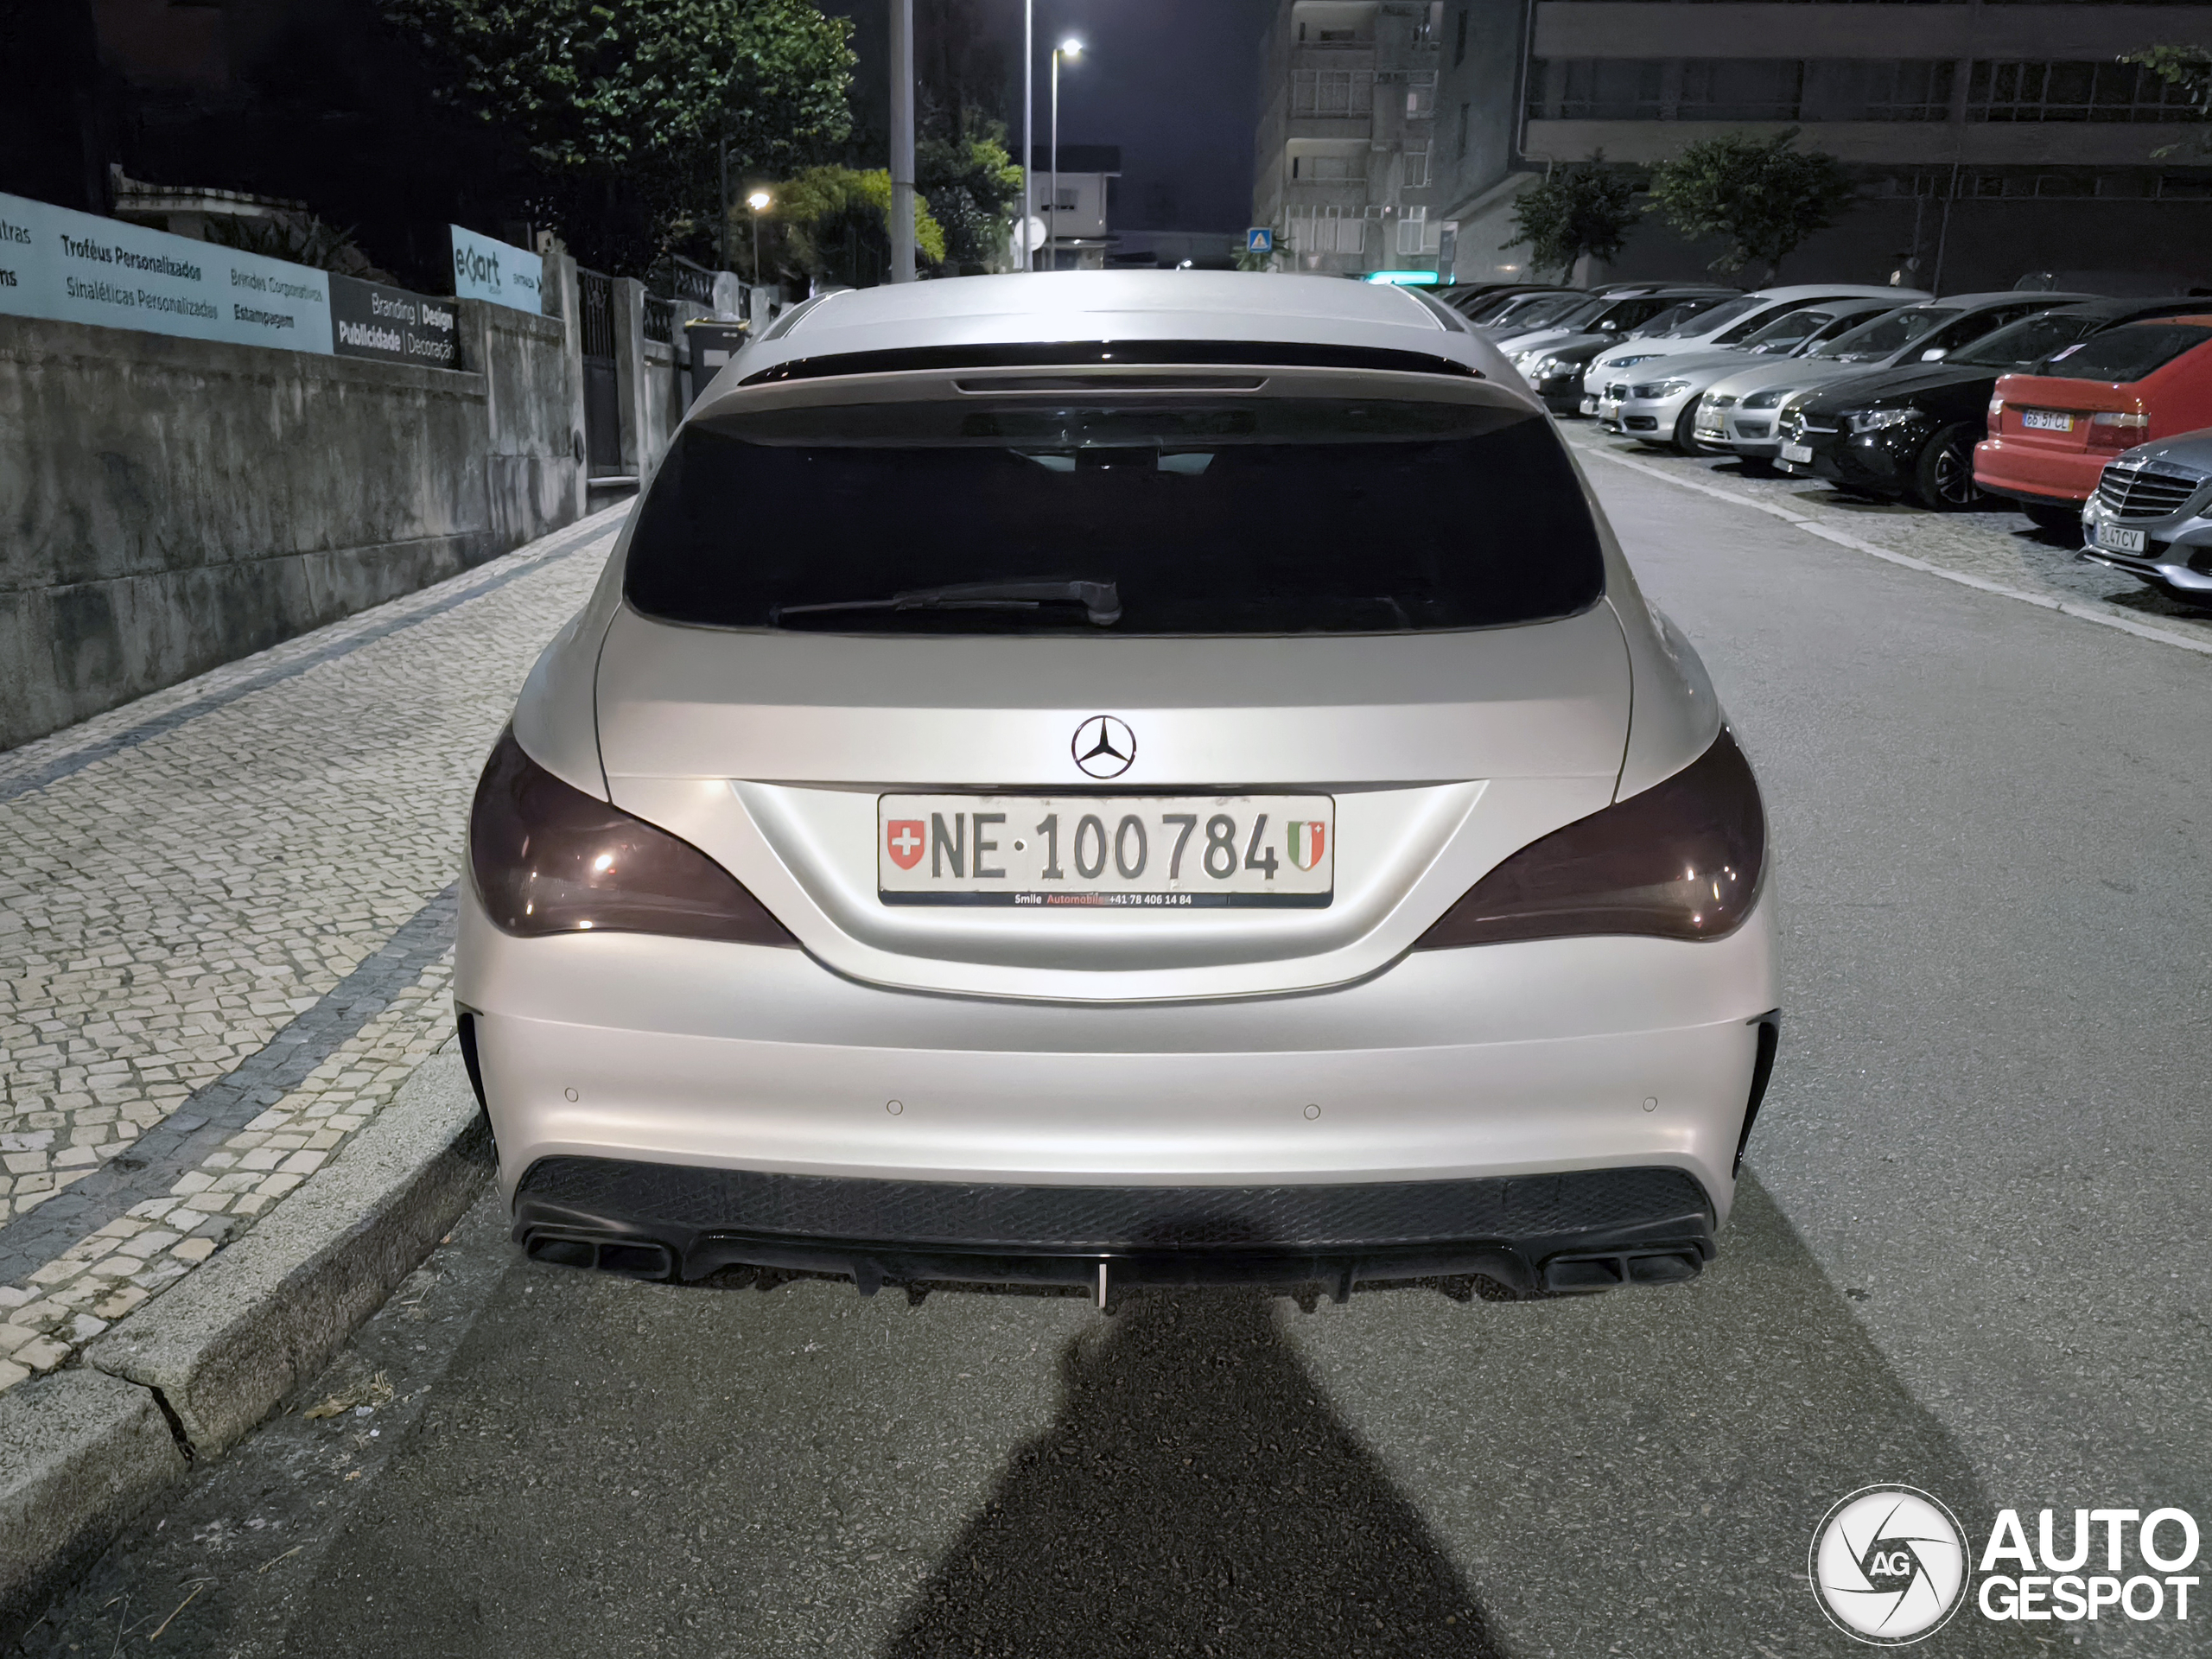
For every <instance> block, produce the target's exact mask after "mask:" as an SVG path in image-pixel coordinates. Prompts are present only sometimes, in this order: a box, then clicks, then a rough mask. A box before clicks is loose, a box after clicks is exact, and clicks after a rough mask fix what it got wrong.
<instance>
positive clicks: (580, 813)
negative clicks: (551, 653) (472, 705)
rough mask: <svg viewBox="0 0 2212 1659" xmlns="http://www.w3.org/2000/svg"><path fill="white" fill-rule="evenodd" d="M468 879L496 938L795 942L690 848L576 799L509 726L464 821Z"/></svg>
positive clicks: (612, 809)
mask: <svg viewBox="0 0 2212 1659" xmlns="http://www.w3.org/2000/svg"><path fill="white" fill-rule="evenodd" d="M468 871H469V875H470V878H471V880H473V881H474V884H475V887H476V896H477V898H478V899H480V900H481V901H482V902H483V906H484V911H485V914H486V915H487V916H489V917H490V918H492V923H493V925H494V926H496V927H497V928H499V931H501V932H503V933H512V934H516V935H518V936H520V937H522V938H542V937H543V936H545V935H547V934H553V933H661V934H667V935H671V936H673V937H675V938H686V939H719V940H721V941H723V942H725V943H727V944H798V940H796V939H794V938H791V934H790V933H789V932H788V931H785V927H784V925H783V924H782V923H780V922H779V921H778V920H777V919H776V918H774V917H773V916H771V915H770V914H769V913H768V912H767V910H766V908H765V907H764V906H762V905H761V903H760V900H759V899H755V898H754V897H753V895H752V894H751V893H747V891H746V890H745V888H744V887H742V886H741V885H740V884H739V882H738V880H737V879H736V878H735V877H734V876H733V875H731V874H730V873H729V872H728V870H725V869H724V868H722V867H721V865H719V864H717V863H715V861H714V860H712V859H711V858H709V857H708V856H707V855H705V854H704V853H702V852H701V851H700V850H699V849H697V848H696V847H694V846H693V845H691V843H690V842H688V841H683V840H680V839H678V838H677V836H671V835H670V834H669V833H668V832H667V831H666V830H665V829H655V828H654V827H653V826H652V824H650V823H646V822H645V820H644V819H642V818H638V817H632V816H631V815H630V814H629V813H627V812H625V811H623V810H621V809H620V807H616V806H610V805H608V804H607V803H606V802H605V801H601V800H595V799H594V798H592V797H591V796H589V795H587V794H585V793H584V792H583V791H582V790H578V789H572V788H570V787H569V785H567V784H564V783H563V782H562V781H561V780H560V779H558V778H556V777H555V776H554V775H553V774H552V773H551V772H548V771H546V770H545V768H544V767H543V766H539V765H538V764H537V762H536V761H535V760H531V758H530V757H529V756H528V755H527V754H525V753H523V748H522V745H521V744H519V743H518V742H516V741H515V734H514V731H513V728H508V729H507V730H505V731H504V732H502V733H500V734H499V743H498V745H497V747H494V748H493V751H492V758H491V760H489V761H487V762H486V764H485V767H484V776H483V779H482V780H481V781H480V782H479V783H478V784H477V785H476V801H475V804H474V806H472V807H471V808H470V809H469V814H468Z"/></svg>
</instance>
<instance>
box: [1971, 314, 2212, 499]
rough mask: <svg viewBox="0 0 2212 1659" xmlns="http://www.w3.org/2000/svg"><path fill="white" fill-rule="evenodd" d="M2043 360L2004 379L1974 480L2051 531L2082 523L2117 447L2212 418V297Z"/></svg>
mask: <svg viewBox="0 0 2212 1659" xmlns="http://www.w3.org/2000/svg"><path fill="white" fill-rule="evenodd" d="M2038 368H2039V370H2040V372H2038V373H2034V374H2008V375H2005V376H2004V377H2003V378H2000V379H1999V381H1998V383H1997V389H1996V391H1995V393H1994V395H1993V397H1992V398H1991V400H1990V404H1989V435H1988V436H1987V437H1986V438H1984V439H1983V440H1982V441H1981V442H1980V443H1979V444H1977V445H1975V446H1974V482H1975V483H1977V484H1979V485H1980V486H1981V487H1982V488H1983V489H1985V490H1986V491H1988V492H1989V493H1991V494H1992V495H2002V496H2009V497H2010V498H2012V499H2013V500H2015V501H2018V503H2019V504H2020V505H2021V508H2022V509H2023V510H2024V512H2026V513H2027V515H2028V517H2029V518H2032V519H2034V520H2035V521H2036V523H2037V524H2041V525H2042V526H2043V527H2044V529H2046V530H2072V529H2076V528H2078V527H2079V524H2080V521H2081V515H2082V503H2083V502H2085V501H2087V500H2088V499H2089V497H2090V495H2091V494H2092V493H2094V491H2095V489H2096V487H2097V479H2098V477H2099V475H2100V474H2102V473H2103V471H2104V467H2105V463H2106V462H2107V461H2110V460H2111V459H2112V458H2113V456H2114V455H2116V454H2119V453H2120V451H2121V450H2123V449H2132V448H2134V447H2135V446H2136V445H2137V444H2139V443H2148V442H2152V440H2153V439H2156V438H2165V437H2171V436H2172V435H2174V434H2175V433H2177V432H2193V431H2196V429H2199V428H2201V427H2208V426H2212V306H2209V307H2207V308H2206V315H2190V316H2179V317H2160V318H2158V319H2156V320H2155V321H2142V322H2130V323H2123V324H2122V325H2121V326H2120V327H2117V328H2107V330H2105V331H2104V332H2103V333H2102V334H2092V335H2090V336H2089V337H2088V339H2087V340H2082V341H2080V342H2079V343H2077V344H2075V345H2072V346H2068V347H2066V349H2065V350H2063V351H2062V352H2058V353H2054V354H2053V355H2052V356H2051V357H2050V359H2048V360H2046V361H2045V362H2044V363H2042V364H2040V365H2038Z"/></svg>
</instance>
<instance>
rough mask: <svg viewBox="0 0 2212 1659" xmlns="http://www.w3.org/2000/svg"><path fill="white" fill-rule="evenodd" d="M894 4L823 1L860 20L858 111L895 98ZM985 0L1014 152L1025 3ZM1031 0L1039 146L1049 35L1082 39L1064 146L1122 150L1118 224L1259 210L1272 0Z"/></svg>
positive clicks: (1202, 226) (1133, 226)
mask: <svg viewBox="0 0 2212 1659" xmlns="http://www.w3.org/2000/svg"><path fill="white" fill-rule="evenodd" d="M887 4H888V0H822V9H823V10H824V11H830V12H840V13H843V14H844V15H846V16H850V17H852V18H853V19H854V20H855V23H856V24H857V25H858V28H857V29H856V30H855V35H856V44H857V46H858V48H859V49H860V52H861V64H860V67H859V69H858V70H857V71H856V72H855V104H856V105H861V107H862V108H863V109H871V108H872V109H874V110H880V109H881V108H882V107H883V106H884V102H883V101H884V100H885V99H886V98H887V93H886V92H885V91H884V90H883V89H884V87H885V86H886V85H887V80H886V76H887V66H886V65H885V63H884V62H883V61H882V57H881V54H882V48H883V42H884V41H885V39H886V35H885V33H884V29H885V25H884V22H883V17H884V16H885V14H886V10H887ZM979 4H980V7H981V9H982V10H983V11H984V12H985V13H986V15H988V16H993V17H994V18H996V17H999V16H1002V17H1003V20H1004V22H1003V26H1002V27H1003V35H1002V37H1003V38H1004V40H1005V41H1006V42H1007V48H1008V49H1007V63H1008V64H1009V65H1010V66H1012V68H1013V79H1014V83H1015V84H1014V86H1013V89H1012V93H1011V96H1010V98H1009V99H1008V109H1007V113H1008V115H1009V117H1010V121H1009V125H1010V127H1011V128H1012V129H1013V130H1012V133H1011V137H1013V139H1014V147H1015V148H1016V149H1019V148H1020V137H1021V135H1020V99H1021V88H1020V62H1021V11H1022V0H979ZM1036 7H1037V86H1036V91H1037V116H1036V122H1037V124H1036V136H1037V142H1038V143H1039V144H1040V145H1041V144H1042V143H1045V141H1046V126H1047V118H1048V112H1049V109H1050V102H1049V100H1050V87H1051V80H1050V76H1051V70H1052V65H1051V58H1050V55H1049V54H1050V52H1051V49H1052V42H1053V41H1058V40H1059V39H1061V38H1062V37H1063V36H1065V35H1075V36H1076V37H1077V38H1078V39H1079V40H1081V41H1083V43H1084V53H1083V56H1082V58H1081V59H1080V60H1078V61H1077V62H1076V63H1074V64H1071V65H1069V66H1067V67H1063V69H1062V70H1061V72H1060V142H1061V143H1064V144H1119V145H1120V146H1121V147H1122V182H1121V187H1120V198H1119V202H1118V206H1117V211H1116V229H1119V230H1146V231H1220V232H1236V231H1241V230H1242V229H1243V228H1244V226H1245V225H1246V223H1247V222H1248V221H1249V217H1250V214H1251V207H1252V128H1253V124H1254V123H1255V122H1256V121H1257V120H1258V119H1259V95H1260V86H1259V80H1260V69H1259V55H1260V37H1261V35H1263V34H1265V33H1266V32H1267V26H1268V18H1269V17H1271V16H1273V15H1274V10H1275V0H1036ZM871 14H873V15H871ZM879 119H880V117H879Z"/></svg>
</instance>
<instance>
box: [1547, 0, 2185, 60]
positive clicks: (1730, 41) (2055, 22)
mask: <svg viewBox="0 0 2212 1659" xmlns="http://www.w3.org/2000/svg"><path fill="white" fill-rule="evenodd" d="M1878 10H1879V14H1880V15H1879V16H1871V15H1870V9H1869V8H1868V7H1866V6H1863V5H1803V4H1780V5H1765V4H1758V3H1738V4H1727V5H1690V4H1679V5H1666V4H1653V3H1651V0H1539V3H1538V5H1537V7H1536V17H1535V49H1534V52H1533V54H1532V55H1534V56H1536V57H1539V58H1979V59H1981V60H2015V59H2018V60H2037V59H2044V58H2056V59H2102V58H2110V57H2114V56H2117V55H2118V54H2120V53H2122V52H2127V51H2132V50H2134V49H2135V48H2139V47H2141V46H2144V45H2145V44H2147V43H2148V42H2150V41H2169V40H2204V39H2207V38H2212V5H2198V6H2187V5H2184V6H2164V5H2152V6H2131V5H2004V6H1971V5H1916V6H1905V5H1893V6H1883V7H1880V8H1879V9H1878Z"/></svg>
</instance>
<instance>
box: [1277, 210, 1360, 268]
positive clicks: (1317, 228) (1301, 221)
mask: <svg viewBox="0 0 2212 1659" xmlns="http://www.w3.org/2000/svg"><path fill="white" fill-rule="evenodd" d="M1289 228H1290V245H1291V249H1292V251H1294V252H1297V253H1349V254H1351V255H1353V256H1355V257H1357V256H1358V255H1359V254H1362V253H1363V252H1365V251H1366V248H1367V219H1366V218H1365V216H1364V215H1363V213H1362V212H1361V210H1359V209H1358V208H1354V209H1352V210H1351V212H1350V213H1346V212H1345V211H1344V209H1343V208H1341V207H1309V208H1306V209H1305V210H1304V211H1302V212H1301V211H1300V210H1297V209H1293V210H1292V212H1291V214H1290V227H1289Z"/></svg>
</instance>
